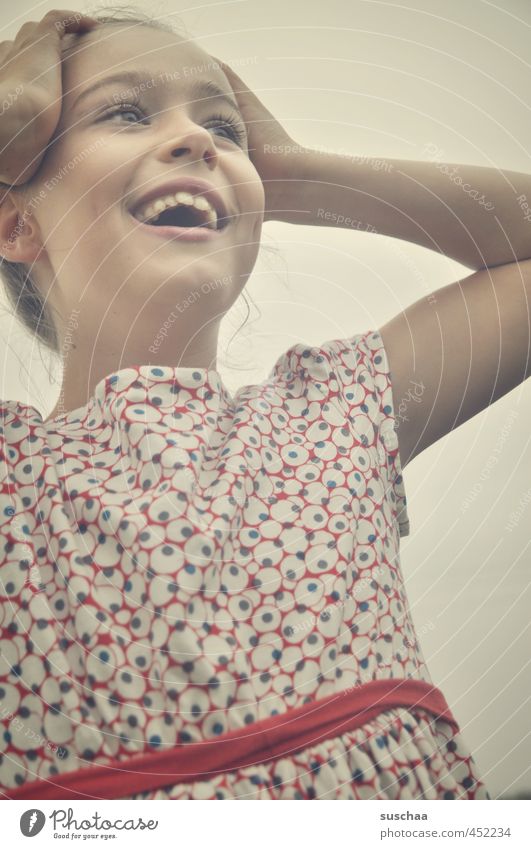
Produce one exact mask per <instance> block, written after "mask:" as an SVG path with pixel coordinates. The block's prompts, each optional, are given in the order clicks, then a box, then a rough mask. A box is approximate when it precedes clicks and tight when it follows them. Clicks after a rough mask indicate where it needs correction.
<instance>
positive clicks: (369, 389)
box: [321, 330, 410, 537]
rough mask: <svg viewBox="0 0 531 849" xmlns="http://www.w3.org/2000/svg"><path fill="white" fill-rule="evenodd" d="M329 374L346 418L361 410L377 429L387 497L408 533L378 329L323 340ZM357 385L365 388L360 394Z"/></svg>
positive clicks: (390, 393) (402, 530)
mask: <svg viewBox="0 0 531 849" xmlns="http://www.w3.org/2000/svg"><path fill="white" fill-rule="evenodd" d="M321 350H322V351H325V352H326V354H327V356H328V359H329V363H330V377H331V379H333V378H334V377H335V378H336V381H337V387H338V393H339V394H340V395H341V398H342V400H343V401H344V403H345V404H346V405H347V407H348V414H349V419H350V420H351V421H353V415H354V414H359V413H360V410H362V411H363V412H364V413H365V414H366V415H369V417H370V418H371V421H372V423H373V425H374V427H375V429H376V440H377V447H378V453H379V456H380V460H381V462H382V470H383V471H384V473H385V475H386V476H387V480H388V486H389V498H390V501H391V505H392V507H393V512H394V515H395V518H396V521H397V523H398V529H399V534H400V536H401V537H404V536H408V535H409V530H410V528H409V515H408V509H407V498H406V492H405V486H404V479H403V475H402V464H401V460H400V453H399V447H398V434H397V427H398V424H397V421H396V418H395V409H394V401H393V390H392V379H391V372H390V369H389V360H388V358H387V352H386V350H385V346H384V343H383V339H382V336H381V334H380V332H379V331H378V330H369V331H366V332H365V333H359V334H356V335H355V336H351V337H349V338H346V339H333V340H329V341H327V342H324V343H323V344H322V345H321ZM360 384H361V385H362V386H363V387H364V389H365V391H364V392H363V393H361V394H360Z"/></svg>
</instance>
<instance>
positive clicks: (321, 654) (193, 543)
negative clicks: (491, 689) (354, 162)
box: [0, 330, 489, 799]
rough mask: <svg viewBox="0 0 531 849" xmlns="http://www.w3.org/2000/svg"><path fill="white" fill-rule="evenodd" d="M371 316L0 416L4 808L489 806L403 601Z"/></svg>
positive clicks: (393, 486)
mask: <svg viewBox="0 0 531 849" xmlns="http://www.w3.org/2000/svg"><path fill="white" fill-rule="evenodd" d="M396 427H397V425H396V421H395V415H394V408H393V398H392V391H391V375H390V372H389V364H388V360H387V356H386V352H385V348H384V345H383V341H382V338H381V336H380V333H379V332H378V331H377V330H370V331H367V332H365V333H361V334H357V335H355V336H353V337H351V338H348V339H339V340H332V341H328V342H325V343H323V344H322V345H320V346H307V345H306V346H305V345H303V344H298V345H294V346H293V347H291V348H289V350H287V351H286V352H285V353H284V354H283V355H282V356H281V357H279V359H278V360H277V361H276V363H275V365H274V366H273V368H272V370H271V372H270V374H269V376H268V377H267V379H265V380H264V381H263V382H262V383H260V384H257V385H248V386H243V387H241V388H240V389H238V391H237V392H236V393H235V394H233V395H231V394H230V393H229V392H228V390H227V389H226V387H225V386H224V383H223V381H222V378H221V376H220V374H219V372H217V371H213V370H209V369H205V368H182V367H169V366H168V367H156V366H147V365H141V366H136V367H131V368H123V369H120V370H119V371H118V372H116V373H115V374H112V375H109V376H108V377H106V378H104V379H103V380H101V381H100V382H99V383H98V384H97V386H96V388H95V390H94V395H93V397H91V398H90V400H89V401H88V403H87V404H86V405H84V406H83V407H80V408H79V409H77V410H74V411H72V412H70V413H68V414H67V415H66V416H62V417H58V418H56V419H54V420H53V421H51V422H47V423H44V422H43V419H42V416H41V414H40V413H39V412H38V411H37V410H36V409H35V407H33V406H29V405H25V404H21V403H20V402H17V401H6V402H3V403H2V404H1V405H0V522H1V527H0V534H1V536H0V566H1V582H0V594H1V598H0V629H1V634H0V636H1V639H0V647H1V652H0V723H2V726H3V728H2V729H1V731H0V740H1V743H0V746H1V755H0V788H1V791H2V793H3V796H4V797H5V798H26V799H30V798H32V799H43V798H59V799H65V798H138V799H488V798H489V794H488V791H487V789H486V787H485V785H484V783H483V782H482V781H481V779H480V777H479V776H478V771H477V767H476V765H475V763H474V760H473V758H472V756H471V754H470V752H469V751H468V749H467V746H466V743H465V742H464V740H463V736H462V733H461V731H460V729H459V727H458V725H457V723H456V721H455V719H454V717H453V715H452V713H451V711H450V709H449V707H448V705H447V703H446V702H445V699H444V696H443V694H442V693H441V692H440V690H438V689H437V688H436V687H434V686H433V684H432V682H431V679H430V675H429V672H428V670H427V668H426V665H425V662H424V660H423V657H422V652H421V650H420V648H419V645H418V642H417V639H416V636H415V630H414V627H413V623H412V620H411V615H410V610H409V605H408V601H407V597H406V594H405V590H404V584H403V578H402V573H401V566H400V557H399V542H400V540H399V537H400V536H405V535H406V534H408V533H409V522H408V515H407V508H406V497H405V491H404V483H403V479H402V475H401V467H400V457H399V454H398V437H397V433H396Z"/></svg>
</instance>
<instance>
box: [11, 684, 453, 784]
mask: <svg viewBox="0 0 531 849" xmlns="http://www.w3.org/2000/svg"><path fill="white" fill-rule="evenodd" d="M396 707H405V708H422V709H423V710H426V711H428V712H429V713H430V714H432V715H433V716H434V718H440V719H444V720H445V721H446V722H448V723H449V724H450V725H451V726H452V728H453V730H454V732H458V731H459V726H458V724H457V722H456V720H455V719H454V717H453V715H452V713H451V711H450V708H449V707H448V704H447V702H446V699H445V697H444V696H443V694H442V693H441V691H440V690H439V689H438V688H437V687H434V686H433V685H432V684H428V683H427V682H425V681H417V680H412V679H409V678H400V679H398V678H393V679H390V680H382V681H369V682H368V683H367V684H362V685H360V686H359V687H354V688H352V689H351V690H345V691H344V692H342V693H336V694H333V695H331V696H327V697H326V698H324V699H319V701H314V702H308V703H307V704H304V705H302V706H301V707H298V708H293V709H291V710H288V711H286V712H285V713H281V714H276V715H274V716H268V717H267V718H266V719H262V720H259V721H258V722H254V723H252V724H251V725H246V726H245V727H244V728H236V729H234V730H232V731H229V732H227V733H226V734H222V735H220V736H218V737H213V738H210V739H208V740H202V741H201V742H199V743H180V744H177V745H176V746H172V747H171V748H169V749H165V750H163V751H154V752H150V753H149V754H142V755H133V756H131V757H130V758H127V759H123V760H114V761H110V762H108V763H102V764H91V765H90V766H86V767H82V768H81V769H77V770H75V771H72V772H65V773H61V774H58V775H54V776H50V777H49V778H47V779H43V780H38V781H31V782H26V783H25V784H23V785H21V786H20V787H17V788H13V789H11V788H10V789H5V788H3V792H4V796H5V797H7V798H8V799H124V798H128V797H130V796H132V795H134V794H136V793H142V792H145V791H146V790H147V791H153V790H157V789H159V788H160V787H165V786H171V785H173V784H182V783H184V782H186V783H189V782H192V781H200V780H206V779H208V778H211V777H213V776H214V775H217V774H218V773H223V772H231V771H233V770H237V769H242V768H243V767H248V766H255V765H256V764H259V763H264V762H266V761H269V760H272V759H276V758H281V757H289V756H290V755H293V754H294V753H295V752H297V751H300V750H301V749H305V748H307V747H308V746H315V745H317V744H318V743H321V742H322V741H323V740H325V739H327V738H330V737H338V736H339V735H341V734H344V733H345V732H347V731H353V730H354V729H356V728H359V727H360V726H362V725H364V724H365V723H367V722H369V721H370V720H371V719H374V717H376V716H378V714H381V713H382V712H383V711H385V710H389V709H392V708H396Z"/></svg>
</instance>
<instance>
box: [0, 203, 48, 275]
mask: <svg viewBox="0 0 531 849" xmlns="http://www.w3.org/2000/svg"><path fill="white" fill-rule="evenodd" d="M43 250H44V248H43V244H42V238H41V233H40V229H39V226H38V224H37V221H36V220H35V216H34V214H33V211H32V210H31V208H30V207H29V206H28V205H26V204H25V203H24V200H23V197H22V195H21V194H19V193H18V192H17V191H16V190H15V191H14V190H13V187H9V188H7V191H3V192H0V256H3V257H4V259H6V260H7V261H8V262H22V263H33V262H35V261H36V260H37V259H38V258H39V257H40V255H41V254H42V252H43Z"/></svg>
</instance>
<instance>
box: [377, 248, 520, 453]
mask: <svg viewBox="0 0 531 849" xmlns="http://www.w3.org/2000/svg"><path fill="white" fill-rule="evenodd" d="M380 334H381V336H382V339H383V342H384V347H385V350H386V353H387V356H388V360H389V368H390V371H391V378H392V387H393V406H394V408H395V419H396V429H397V434H398V441H399V453H400V458H401V460H402V464H403V465H404V466H405V465H406V464H407V463H409V462H410V461H411V460H412V459H413V458H414V457H416V456H417V454H420V452H421V451H423V450H424V449H425V448H428V446H430V445H431V444H432V443H434V442H436V441H437V440H438V439H440V438H441V437H442V436H445V435H446V434H448V433H450V432H451V431H452V430H454V429H455V428H457V427H459V425H461V424H463V422H466V421H468V419H470V418H472V416H475V415H477V413H479V412H481V411H482V410H484V409H485V408H486V407H488V406H489V405H490V404H494V403H495V401H497V400H498V398H501V397H502V396H503V395H505V394H506V393H507V392H509V391H510V390H511V389H514V388H515V387H516V386H518V385H519V384H520V383H522V382H523V381H524V380H526V379H527V378H528V377H529V376H530V374H531V260H524V261H523V262H519V263H518V262H512V263H508V264H507V265H501V266H499V267H497V268H486V269H482V270H479V271H476V272H475V273H474V274H470V275H469V276H468V277H465V278H462V279H460V280H456V281H455V282H454V283H450V285H448V286H443V287H442V288H440V289H437V290H436V291H435V292H433V293H431V294H430V295H429V296H428V297H425V298H421V299H420V300H418V301H415V302H414V303H413V304H411V305H410V306H408V307H407V308H406V309H405V310H404V311H403V312H401V313H398V314H397V315H396V316H395V317H394V318H392V319H391V321H388V322H387V323H386V324H385V325H383V326H382V327H381V328H380Z"/></svg>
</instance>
